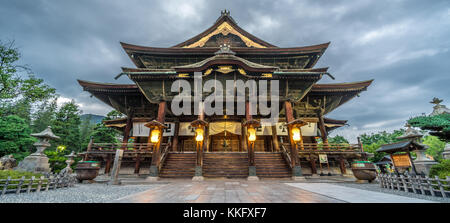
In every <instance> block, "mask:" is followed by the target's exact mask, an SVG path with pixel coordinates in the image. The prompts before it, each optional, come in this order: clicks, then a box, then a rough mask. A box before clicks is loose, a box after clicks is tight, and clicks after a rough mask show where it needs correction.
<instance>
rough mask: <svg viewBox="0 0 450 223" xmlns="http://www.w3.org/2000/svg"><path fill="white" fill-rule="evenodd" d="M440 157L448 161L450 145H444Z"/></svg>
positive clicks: (449, 158)
mask: <svg viewBox="0 0 450 223" xmlns="http://www.w3.org/2000/svg"><path fill="white" fill-rule="evenodd" d="M442 157H443V158H444V159H446V160H450V143H447V144H446V145H445V149H444V152H443V153H442Z"/></svg>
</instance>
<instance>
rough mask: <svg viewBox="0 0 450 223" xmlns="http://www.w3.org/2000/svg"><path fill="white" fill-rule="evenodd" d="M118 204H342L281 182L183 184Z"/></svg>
mask: <svg viewBox="0 0 450 223" xmlns="http://www.w3.org/2000/svg"><path fill="white" fill-rule="evenodd" d="M116 202H121V203H122V202H125V203H342V202H343V201H341V200H339V199H334V198H331V197H327V196H324V195H320V194H316V193H312V192H309V191H306V190H303V189H299V188H296V187H291V186H288V185H286V184H285V183H281V182H271V181H266V182H264V181H259V182H249V181H234V180H221V181H203V182H192V181H181V182H170V183H167V184H160V185H159V186H157V187H156V188H153V189H150V190H147V191H144V192H141V193H137V194H133V195H130V196H127V197H124V198H121V199H119V200H116Z"/></svg>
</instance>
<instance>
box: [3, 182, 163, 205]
mask: <svg viewBox="0 0 450 223" xmlns="http://www.w3.org/2000/svg"><path fill="white" fill-rule="evenodd" d="M158 186H160V184H159V185H158V184H155V185H124V186H114V185H106V184H76V185H75V186H74V187H71V188H60V189H56V190H49V191H47V192H45V191H44V192H40V193H29V194H26V193H21V194H6V195H4V196H0V203H110V202H112V201H113V200H116V199H119V198H122V197H125V196H127V195H130V194H134V193H139V192H142V191H145V190H148V189H152V188H155V187H158Z"/></svg>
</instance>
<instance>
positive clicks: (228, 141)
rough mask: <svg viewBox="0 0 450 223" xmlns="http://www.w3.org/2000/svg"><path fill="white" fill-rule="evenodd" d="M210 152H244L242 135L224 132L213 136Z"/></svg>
mask: <svg viewBox="0 0 450 223" xmlns="http://www.w3.org/2000/svg"><path fill="white" fill-rule="evenodd" d="M209 148H210V150H209V152H242V149H241V143H240V136H239V135H236V134H232V133H230V132H222V133H219V134H216V135H213V136H211V145H210V147H209Z"/></svg>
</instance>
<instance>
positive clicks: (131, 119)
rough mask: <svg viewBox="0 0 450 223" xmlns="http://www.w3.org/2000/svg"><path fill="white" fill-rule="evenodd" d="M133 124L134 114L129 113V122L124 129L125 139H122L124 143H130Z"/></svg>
mask: <svg viewBox="0 0 450 223" xmlns="http://www.w3.org/2000/svg"><path fill="white" fill-rule="evenodd" d="M132 126H133V117H132V114H131V113H129V115H128V116H127V124H126V126H125V130H123V140H122V143H123V144H126V143H128V139H129V138H130V131H131V127H132Z"/></svg>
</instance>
